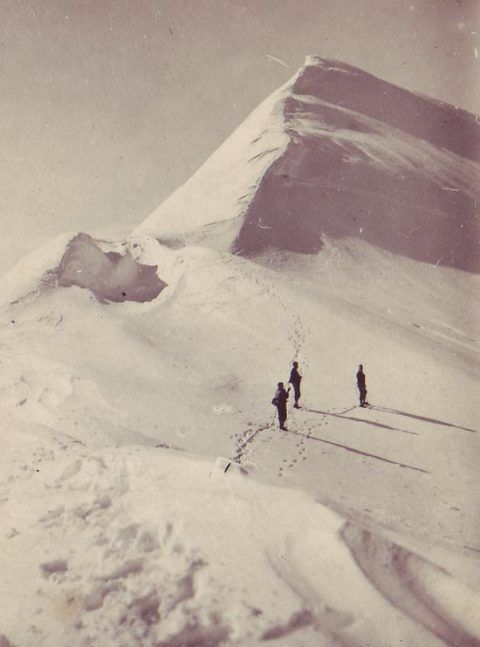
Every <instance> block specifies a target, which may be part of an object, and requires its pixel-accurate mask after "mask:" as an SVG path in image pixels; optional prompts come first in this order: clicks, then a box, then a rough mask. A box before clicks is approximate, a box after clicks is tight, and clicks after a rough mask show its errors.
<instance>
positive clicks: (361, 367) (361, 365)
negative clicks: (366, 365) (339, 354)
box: [358, 364, 363, 373]
mask: <svg viewBox="0 0 480 647" xmlns="http://www.w3.org/2000/svg"><path fill="white" fill-rule="evenodd" d="M358 370H359V371H360V373H363V364H360V365H359V367H358Z"/></svg>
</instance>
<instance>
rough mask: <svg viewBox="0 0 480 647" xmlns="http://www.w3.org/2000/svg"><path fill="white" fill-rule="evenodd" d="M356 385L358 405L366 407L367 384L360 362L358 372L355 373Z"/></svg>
mask: <svg viewBox="0 0 480 647" xmlns="http://www.w3.org/2000/svg"><path fill="white" fill-rule="evenodd" d="M357 386H358V392H359V393H360V406H361V407H366V406H367V404H368V402H367V401H366V400H367V384H366V378H365V373H364V372H363V365H362V364H360V366H359V367H358V373H357Z"/></svg>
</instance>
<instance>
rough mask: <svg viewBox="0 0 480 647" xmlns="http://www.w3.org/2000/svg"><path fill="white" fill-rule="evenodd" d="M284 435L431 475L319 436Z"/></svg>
mask: <svg viewBox="0 0 480 647" xmlns="http://www.w3.org/2000/svg"><path fill="white" fill-rule="evenodd" d="M283 433H287V434H294V435H295V436H303V437H304V438H307V439H309V440H316V441H318V442H320V443H325V444H326V445H333V446H334V447H340V449H345V450H346V451H347V452H352V454H360V456H367V457H368V458H374V459H375V460H377V461H382V462H383V463H390V464H391V465H398V466H399V467H404V468H405V469H409V470H415V472H423V473H424V474H430V472H429V471H428V470H424V469H423V468H421V467H414V466H413V465H408V464H407V463H399V462H398V461H394V460H391V459H390V458H384V457H383V456H377V454H370V453H369V452H364V451H362V450H361V449H354V448H353V447H349V446H348V445H342V444H341V443H334V442H333V440H326V439H325V438H320V437H319V436H312V435H311V434H302V433H300V432H299V431H291V430H290V429H285V430H284V431H283Z"/></svg>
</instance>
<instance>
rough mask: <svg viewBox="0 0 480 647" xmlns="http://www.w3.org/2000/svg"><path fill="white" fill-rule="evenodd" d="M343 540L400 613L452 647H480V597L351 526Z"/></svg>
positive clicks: (414, 557)
mask: <svg viewBox="0 0 480 647" xmlns="http://www.w3.org/2000/svg"><path fill="white" fill-rule="evenodd" d="M342 536H343V538H344V539H345V541H346V542H347V544H348V545H349V547H350V549H351V551H352V555H353V556H354V558H355V560H356V562H357V563H358V565H359V566H360V568H361V569H362V570H363V572H364V573H365V575H366V576H367V578H368V579H369V580H370V581H371V582H372V584H374V585H375V587H376V588H377V589H378V590H379V591H380V592H381V593H382V595H384V596H385V598H386V599H387V600H389V601H390V602H391V603H392V604H393V605H394V606H395V607H397V608H399V609H400V610H401V611H403V612H404V613H407V614H408V615H409V616H410V617H412V618H413V619H415V620H416V621H417V622H419V623H421V624H423V625H424V626H425V627H426V628H427V629H428V630H429V631H431V632H433V633H434V634H436V635H437V636H439V637H440V638H442V639H443V640H444V641H445V642H446V644H447V645H455V646H458V647H476V646H478V645H479V644H480V617H479V613H478V609H479V606H480V592H479V591H475V590H473V589H472V588H470V587H469V586H467V585H464V584H462V583H461V582H459V581H457V580H455V578H453V577H452V576H451V575H450V574H449V573H448V572H447V571H446V570H445V569H444V568H440V567H439V566H437V565H435V564H433V563H431V562H429V561H428V560H426V559H423V558H422V557H420V556H418V555H415V554H414V553H412V552H410V551H409V550H407V549H405V548H403V547H402V546H399V545H397V544H395V543H393V542H391V541H388V540H387V539H386V538H384V537H382V536H381V535H379V534H375V533H372V532H371V531H369V530H367V529H365V528H360V527H358V526H357V525H355V524H352V523H348V524H346V526H345V527H344V529H343V531H342Z"/></svg>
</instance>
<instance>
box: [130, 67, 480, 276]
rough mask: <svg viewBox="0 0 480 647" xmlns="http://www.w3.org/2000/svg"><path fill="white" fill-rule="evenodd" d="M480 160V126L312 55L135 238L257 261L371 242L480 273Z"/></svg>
mask: <svg viewBox="0 0 480 647" xmlns="http://www.w3.org/2000/svg"><path fill="white" fill-rule="evenodd" d="M479 160H480V126H479V124H478V123H477V120H476V117H475V116H474V115H471V114H469V113H467V112H465V111H462V110H459V109H457V108H456V107H454V106H450V105H447V104H444V103H441V102H439V101H436V100H433V99H429V98H427V97H424V96H420V95H418V94H415V93H412V92H409V91H408V90H405V89H402V88H399V87H396V86H394V85H392V84H390V83H387V82H386V81H383V80H381V79H379V78H377V77H375V76H373V75H371V74H369V73H366V72H363V71H362V70H359V69H358V68H355V67H353V66H350V65H348V64H345V63H341V62H339V61H333V60H330V59H325V58H321V57H318V56H308V57H307V58H306V62H305V66H304V67H302V68H301V69H300V70H299V71H298V72H297V73H296V74H295V75H294V76H293V78H292V79H290V80H289V81H288V83H286V84H285V85H284V86H283V87H282V88H280V89H279V90H277V91H276V92H274V93H273V94H272V95H271V96H270V97H269V98H268V99H266V100H265V101H264V102H263V103H262V104H260V106H259V107H258V108H257V109H256V110H254V111H253V112H252V114H251V115H250V116H249V117H248V118H247V119H246V121H245V122H244V123H243V124H242V125H241V126H240V127H239V128H238V129H237V130H236V131H235V132H234V133H233V135H232V136H231V137H230V138H228V139H227V140H226V141H225V143H224V144H223V145H222V146H221V147H220V148H219V149H218V150H217V151H216V152H215V153H214V154H213V155H212V156H211V157H210V158H209V160H207V161H206V162H205V164H204V165H203V166H202V167H201V168H200V169H199V171H197V173H195V174H194V175H193V176H192V178H191V179H190V180H189V181H188V182H187V183H185V185H183V186H182V187H180V188H179V189H178V190H177V191H175V193H174V194H173V195H172V196H171V197H170V198H169V199H168V200H167V201H166V202H165V203H163V204H162V205H160V207H159V208H158V209H157V210H156V211H155V212H154V213H153V214H152V215H151V216H150V217H149V218H147V220H146V221H145V222H144V223H143V224H142V225H141V226H140V227H139V228H138V229H137V230H136V231H135V234H144V233H148V234H149V235H153V236H157V237H159V238H164V239H165V238H166V239H168V238H169V237H170V238H171V237H173V236H175V237H177V238H180V239H181V240H184V241H187V242H190V243H191V242H195V243H201V244H204V245H207V246H209V245H210V246H217V247H218V246H220V247H223V248H224V249H226V250H232V249H233V250H234V251H235V252H238V253H241V254H243V255H246V256H251V255H258V254H260V253H262V252H263V251H265V250H267V249H269V248H275V249H281V250H287V251H295V252H300V253H317V252H319V251H320V250H321V249H322V248H323V245H324V242H325V240H326V239H328V238H330V239H345V238H359V237H360V238H362V239H363V240H366V241H367V242H369V243H370V244H373V245H376V246H379V247H382V248H384V249H387V250H388V251H392V252H394V253H396V254H401V255H404V256H408V257H410V258H413V259H415V260H420V261H424V262H428V263H432V264H442V265H447V266H453V267H456V268H460V269H463V270H468V271H474V272H478V271H479V270H480V259H479V254H478V237H479V236H478V233H479V232H478V224H477V214H476V204H477V198H479V196H478V186H480V184H479V180H480V163H479Z"/></svg>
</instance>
